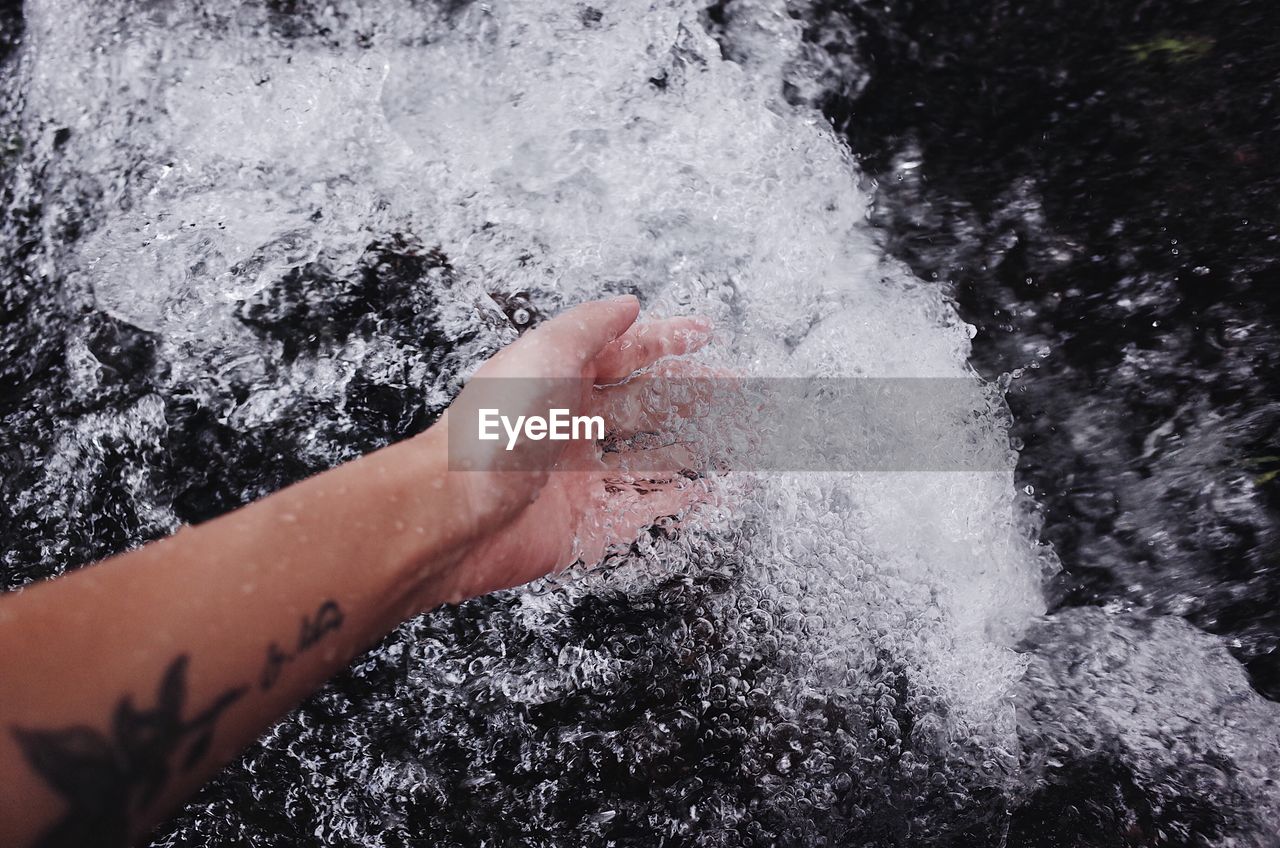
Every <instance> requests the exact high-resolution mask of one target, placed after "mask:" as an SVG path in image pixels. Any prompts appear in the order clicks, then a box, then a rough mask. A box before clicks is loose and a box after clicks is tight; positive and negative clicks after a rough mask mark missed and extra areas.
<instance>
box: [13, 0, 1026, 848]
mask: <svg viewBox="0 0 1280 848" xmlns="http://www.w3.org/2000/svg"><path fill="white" fill-rule="evenodd" d="M286 5H287V11H282V8H283V7H285V6H286ZM346 6H347V8H345V9H344V10H342V11H338V10H336V9H335V8H334V7H329V6H323V7H321V6H317V7H315V8H311V7H307V6H304V4H293V3H291V4H279V3H276V4H267V5H265V6H261V7H250V6H245V7H240V8H235V9H228V8H224V7H223V5H222V4H203V3H146V4H139V5H138V6H136V7H132V8H130V9H128V10H127V12H122V11H119V10H112V9H110V8H109V7H108V5H107V4H104V6H103V7H99V6H98V5H97V4H88V3H77V4H69V3H60V2H52V0H47V1H46V2H38V3H30V4H28V8H27V37H26V40H25V43H24V46H23V48H22V50H21V52H20V53H19V54H18V56H17V57H16V63H15V64H14V66H13V67H12V68H11V71H10V76H9V79H8V80H7V83H6V85H7V86H8V91H7V94H6V101H7V102H8V103H9V104H11V105H12V107H13V108H12V109H10V110H9V115H8V117H7V118H6V119H5V120H6V127H5V132H6V134H7V135H8V134H14V135H15V136H20V137H21V138H23V139H26V140H27V141H26V143H27V146H26V149H25V150H24V152H23V153H22V155H21V158H20V159H19V160H18V161H17V163H16V164H14V165H13V166H12V168H11V170H9V171H8V172H6V175H5V178H6V179H7V180H8V186H9V188H10V190H11V193H12V197H13V200H12V201H11V202H9V203H8V205H7V212H6V214H7V217H6V222H5V224H4V226H5V232H4V241H5V243H6V250H8V251H9V252H10V254H11V255H10V257H9V258H10V260H11V261H12V262H13V264H14V267H17V268H19V269H20V270H21V271H22V273H23V275H24V276H22V277H21V279H20V280H19V282H18V283H17V284H15V288H14V292H16V293H14V294H11V295H10V296H11V297H12V298H14V299H15V302H22V303H26V304H29V305H30V306H31V308H30V311H31V314H33V315H35V316H37V318H38V321H39V323H36V324H33V325H32V327H34V329H32V327H28V326H27V325H25V324H24V325H17V324H15V325H14V326H16V327H18V329H17V330H13V331H12V332H11V333H10V335H11V337H14V338H17V337H20V333H21V332H23V331H30V334H31V335H32V336H33V337H35V336H39V337H41V338H43V337H45V336H46V335H49V336H52V338H53V339H54V341H52V342H49V343H48V344H49V345H52V346H53V349H54V352H53V353H48V352H47V351H46V348H45V347H41V348H39V349H38V350H37V351H36V352H37V353H40V352H41V351H45V353H41V354H40V355H41V356H43V357H44V359H40V358H39V357H37V358H36V359H33V360H32V361H33V362H35V363H36V365H32V366H31V367H30V368H28V369H27V370H26V371H23V372H21V373H19V372H17V371H15V372H14V373H15V374H17V376H16V377H13V378H12V379H11V382H13V384H14V385H15V386H16V388H15V389H14V394H15V396H17V397H22V398H25V400H24V401H23V403H22V404H20V405H16V404H15V405H6V406H2V407H0V413H3V414H4V415H6V416H8V417H7V423H8V424H9V425H10V427H9V430H10V432H11V433H13V434H15V435H13V436H11V437H9V439H8V440H6V441H4V442H0V447H4V448H5V449H6V450H8V451H9V454H10V455H12V458H9V459H6V460H5V461H6V462H7V463H9V465H7V466H6V468H9V467H12V468H14V469H19V470H22V472H23V473H22V474H21V475H19V476H16V477H14V478H13V480H12V482H9V481H7V482H6V486H7V487H6V488H5V489H4V490H3V494H4V497H5V503H6V505H7V506H8V507H9V512H10V514H11V515H12V516H13V518H12V519H10V520H9V523H8V524H6V525H0V530H2V531H3V533H4V536H5V538H6V540H10V539H12V540H17V539H18V538H19V537H20V536H21V537H22V538H24V539H29V540H30V541H28V542H26V543H24V544H17V542H16V541H15V542H14V544H13V545H12V546H8V545H7V546H6V550H5V552H4V553H3V554H2V556H3V557H4V559H3V563H4V568H5V572H4V573H5V578H6V584H7V585H18V584H20V583H22V582H25V581H27V580H29V579H33V578H35V577H37V576H43V575H47V574H52V573H57V572H59V571H61V570H62V569H64V568H66V567H68V566H70V565H74V564H77V563H79V562H82V561H85V560H87V559H90V558H93V557H95V556H101V555H103V554H105V553H110V552H112V551H114V550H119V549H122V548H124V547H127V546H129V545H131V544H136V543H138V542H140V541H143V540H145V539H148V538H153V537H155V536H158V535H163V534H165V533H167V532H170V531H172V530H173V529H175V528H176V527H177V526H178V525H179V524H180V523H181V522H184V521H192V520H202V519H204V518H207V517H209V516H211V515H214V514H217V513H219V512H222V511H225V510H226V509H230V508H233V507H235V506H237V505H239V504H241V503H244V502H247V501H248V500H251V499H253V498H255V497H259V496H261V495H263V494H266V493H267V492H269V491H272V490H273V489H275V488H278V487H279V486H281V485H283V484H285V483H287V482H289V481H290V480H292V479H297V478H298V477H301V476H304V475H305V474H307V473H310V472H312V471H315V470H318V469H321V468H325V467H328V466H331V465H334V464H336V463H339V462H342V461H344V460H346V459H349V458H351V457H353V456H355V455H358V454H359V453H362V452H364V451H367V450H370V449H372V448H375V447H377V446H379V445H381V444H385V443H386V442H388V441H391V440H394V439H396V438H400V437H403V436H405V435H407V434H409V433H412V432H415V431H417V430H419V429H421V428H422V427H423V426H425V425H426V424H427V423H428V422H429V421H430V420H431V419H432V418H433V417H434V416H435V415H437V414H438V413H439V412H440V410H441V409H443V407H444V406H445V405H447V403H448V400H449V398H451V397H452V396H453V394H455V393H456V391H457V389H458V387H459V386H460V384H461V382H462V380H464V379H465V377H466V376H467V375H468V374H469V372H470V370H471V369H472V368H474V366H475V365H476V364H478V363H479V362H480V361H482V359H483V358H484V357H485V356H487V355H488V354H489V353H491V352H492V351H493V350H495V349H496V348H497V347H498V346H500V345H501V344H502V343H503V342H504V341H507V340H509V339H510V338H511V337H513V335H514V331H513V329H512V327H511V325H510V323H508V322H507V321H504V320H503V319H502V315H501V313H500V312H499V311H498V310H497V309H496V308H495V306H494V300H495V299H496V300H497V301H499V302H507V301H508V300H510V299H512V298H515V299H518V300H519V302H520V303H523V304H526V305H527V306H521V307H520V310H522V311H521V317H522V318H526V319H527V318H528V316H530V315H545V314H548V313H551V312H554V311H555V310H557V309H558V308H560V307H561V306H563V305H566V304H570V303H574V302H577V301H580V300H584V299H588V298H591V297H596V296H600V295H605V294H609V293H615V292H622V291H630V292H635V293H637V294H639V296H640V297H641V299H642V301H643V302H644V304H645V307H646V310H647V311H648V313H650V314H670V313H678V312H679V313H683V312H699V313H704V314H708V315H710V316H712V317H713V318H714V319H715V320H716V321H717V324H718V327H719V328H720V340H719V343H718V348H719V350H718V351H716V352H715V353H714V354H711V355H714V356H717V357H719V358H720V361H721V362H722V363H725V364H730V365H732V366H733V367H735V368H740V369H744V370H745V371H747V372H748V373H751V374H753V375H769V376H772V375H780V376H792V375H801V376H805V375H821V376H828V377H836V376H849V377H856V376H876V377H886V376H894V377H965V376H968V375H969V374H970V373H971V372H970V370H969V367H968V365H967V363H966V357H967V354H968V345H969V333H968V329H969V328H968V327H966V326H965V325H964V324H963V323H962V322H960V321H959V320H958V319H957V317H956V315H955V313H954V311H953V309H952V307H951V305H950V304H949V302H948V300H947V299H946V296H945V292H944V291H943V290H941V289H940V288H939V287H937V286H933V285H926V284H924V283H921V282H920V281H918V280H915V279H913V278H912V277H911V276H910V275H909V274H907V273H906V272H905V271H904V270H903V269H901V268H900V267H897V266H895V265H894V264H892V263H890V262H887V261H886V260H885V259H884V258H883V256H882V254H881V252H880V251H879V250H878V249H877V248H876V247H875V245H874V241H873V239H872V237H871V234H870V233H869V231H868V228H867V226H866V223H865V217H866V212H867V205H868V194H867V192H866V191H865V190H864V189H863V188H862V187H860V183H859V175H858V173H857V171H856V169H855V167H854V165H853V163H852V161H851V158H850V156H849V153H848V151H847V150H846V149H845V148H844V147H843V146H842V145H841V143H839V142H838V141H837V139H836V138H835V136H834V135H833V133H832V132H831V130H830V128H829V127H828V126H827V124H826V123H825V122H824V121H823V120H822V118H821V116H820V115H819V114H817V113H816V112H813V111H811V110H809V109H808V108H806V107H802V106H795V105H790V104H789V103H788V101H787V99H785V98H784V97H783V90H784V82H785V83H788V84H793V83H794V81H795V80H796V79H797V78H798V77H800V78H803V76H804V74H806V73H813V74H816V73H818V71H814V70H812V68H811V67H810V64H809V57H807V56H806V55H805V53H804V50H803V48H802V45H801V43H800V34H799V29H798V23H797V22H796V21H795V20H794V19H793V18H792V17H791V16H790V15H789V14H788V13H787V11H786V9H785V8H783V6H782V5H781V4H779V3H772V2H753V3H750V4H739V5H737V6H736V7H735V11H734V15H733V18H732V20H731V21H730V22H729V24H728V25H727V29H726V31H725V33H722V39H729V40H730V41H732V44H733V47H734V49H733V52H732V59H733V60H732V61H729V60H728V59H726V58H725V54H724V51H722V48H721V45H720V43H718V42H717V41H716V40H714V39H713V38H712V37H711V36H710V35H709V34H708V31H707V26H706V23H707V21H706V19H705V17H704V13H703V10H702V9H701V7H699V6H698V5H697V4H693V3H684V2H662V3H655V4H648V5H644V6H636V5H635V4H626V3H621V2H598V3H595V4H594V5H592V6H586V5H573V4H553V3H542V2H519V3H502V2H492V3H486V4H470V5H468V4H454V5H449V4H445V5H427V4H423V3H418V2H409V0H403V2H394V0H385V2H366V3H361V4H346ZM815 79H816V78H815ZM810 82H811V84H817V83H816V82H814V81H813V80H812V79H811V80H810ZM795 99H796V98H792V100H795ZM6 168H8V166H6ZM15 245H21V249H18V248H16V247H15ZM50 291H53V292H56V295H51V294H49V292H50ZM490 295H496V297H495V298H491V297H490ZM18 298H26V300H25V301H18V300H17V299H18ZM6 306H7V305H6ZM15 314H16V312H15ZM15 320H17V319H15ZM32 320H35V319H32ZM520 323H524V321H521V322H520ZM41 363H43V364H41ZM37 366H39V367H37ZM41 398H43V399H44V405H43V406H41V403H40V399H41ZM41 409H43V410H44V411H43V412H42V411H39V410H41ZM33 410H36V411H33ZM982 415H983V416H985V417H984V418H983V420H981V421H975V422H974V423H973V424H972V427H973V428H974V431H975V432H983V433H987V432H991V431H994V432H997V433H1003V432H1004V429H1003V428H1004V422H1003V420H1002V419H1001V418H1000V415H1001V413H1000V411H999V410H998V409H993V410H985V411H983V413H982ZM20 440H22V442H21V443H22V444H25V445H26V447H22V448H19V447H18V445H19V443H20ZM37 455H42V456H44V457H45V458H44V460H43V462H41V463H39V464H38V467H37V465H36V464H35V463H33V462H32V458H33V457H34V456H37ZM1015 460H1016V456H1015V455H1014V454H1013V453H1012V451H1010V452H1009V458H1008V467H1007V469H1006V470H1005V472H1003V473H984V474H976V473H975V474H961V473H936V474H929V473H911V474H906V473H902V474H838V475H837V474H809V475H800V474H796V475H784V474H771V475H760V476H758V477H755V478H753V477H752V475H740V477H739V478H738V479H733V480H731V481H730V482H729V483H727V484H726V487H727V490H726V492H725V493H724V496H723V498H722V499H721V506H720V507H719V508H718V509H715V510H713V509H708V510H707V511H706V513H705V514H704V515H702V516H701V518H700V520H699V522H698V529H697V531H696V532H694V531H681V532H671V531H670V530H669V529H664V528H656V529H655V531H654V532H653V533H651V534H650V535H649V536H647V537H645V538H644V539H642V540H641V542H640V543H639V544H638V545H637V546H636V548H635V550H633V551H632V552H631V553H630V554H628V555H627V556H625V557H616V558H614V559H613V560H611V561H610V562H609V563H607V564H606V567H605V568H602V569H600V570H598V571H594V572H592V573H589V574H582V575H575V576H574V579H569V580H563V581H559V582H555V583H549V584H548V585H545V586H542V587H539V589H538V591H534V592H527V591H525V592H509V593H500V594H498V595H496V596H492V597H489V598H483V599H478V600H476V601H473V602H470V603H467V604H464V605H463V606H461V607H460V608H457V609H448V610H441V611H437V612H435V613H433V614H430V615H426V616H422V617H420V618H418V619H416V620H414V621H411V622H408V623H406V624H405V625H404V626H403V627H401V628H400V629H399V630H398V631H397V632H396V633H395V634H393V635H392V636H391V637H389V638H388V639H387V640H386V641H385V642H384V643H383V645H381V646H380V647H379V648H377V649H375V650H374V651H372V652H371V653H370V654H369V655H367V656H366V657H364V658H363V659H362V660H360V661H359V662H358V663H357V664H356V665H355V666H354V667H353V669H352V670H351V672H349V673H348V674H346V675H344V676H342V677H340V678H339V679H338V680H336V681H334V682H333V683H332V684H330V686H329V687H327V688H326V689H325V690H324V691H323V692H322V693H321V694H320V695H318V696H317V697H316V698H315V699H313V700H312V701H311V702H309V703H308V704H307V705H305V706H304V707H303V708H302V709H300V710H299V711H298V712H297V713H296V714H295V715H293V716H291V717H289V718H288V719H286V720H284V721H283V722H281V723H280V724H279V725H278V726H277V727H276V728H274V729H273V730H272V731H271V732H270V733H269V734H268V735H267V737H266V738H265V739H264V740H263V741H262V743H261V744H260V745H259V746H257V747H255V748H254V749H253V750H251V751H250V752H249V753H248V754H247V755H246V756H245V758H244V759H243V760H242V761H241V762H240V763H239V764H237V765H235V766H233V767H232V768H231V769H229V770H228V771H227V772H226V773H225V774H224V775H223V776H222V777H221V778H220V779H219V781H217V782H216V783H215V784H214V785H213V786H212V787H210V788H209V789H208V790H207V791H206V792H205V793H204V794H203V795H202V796H201V797H200V799H198V800H197V801H196V802H195V803H193V804H192V805H190V806H189V807H188V808H187V810H186V811H184V813H183V814H182V815H181V816H180V817H179V818H178V819H177V820H176V821H175V822H174V823H172V824H171V825H170V826H169V829H168V830H167V831H166V832H165V833H163V834H162V835H160V836H159V837H157V844H165V845H178V844H240V843H243V842H245V841H248V840H250V839H259V840H262V841H268V842H270V841H279V840H281V839H284V840H286V841H289V840H291V839H302V840H304V841H313V840H319V841H320V842H322V843H324V844H353V845H369V846H374V845H405V844H423V845H427V844H431V845H440V844H478V843H482V842H485V841H489V842H498V843H502V844H508V843H512V842H517V841H523V842H525V843H527V844H539V845H571V844H582V843H593V844H607V843H609V842H613V843H618V844H638V845H652V844H656V843H658V842H661V841H662V840H664V839H665V840H667V841H670V842H675V843H679V844H705V845H730V844H753V843H759V844H805V845H813V844H822V842H823V840H827V841H829V842H830V843H832V844H854V843H856V844H903V843H911V844H927V843H932V844H941V843H949V844H965V845H968V844H986V843H988V842H991V843H994V842H996V841H998V840H999V839H1000V838H1001V835H1002V834H1004V833H1005V832H1006V831H1007V829H1008V822H1007V817H1006V810H1007V808H1008V806H1009V805H1010V804H1011V803H1013V801H1014V799H1015V798H1016V796H1017V784H1018V781H1019V779H1020V776H1021V774H1022V771H1023V769H1022V767H1021V766H1020V763H1019V740H1018V726H1017V712H1016V710H1015V700H1016V699H1015V695H1016V687H1017V685H1018V682H1019V680H1020V679H1021V677H1022V674H1023V670H1024V661H1023V658H1022V657H1020V655H1019V654H1018V653H1016V652H1015V651H1014V650H1013V646H1014V645H1015V644H1016V642H1017V640H1018V639H1019V638H1020V637H1021V634H1022V632H1023V630H1024V629H1025V627H1026V625H1027V624H1028V623H1029V622H1030V621H1031V619H1032V618H1033V617H1034V616H1036V615H1037V614H1038V613H1040V612H1041V611H1042V604H1041V598H1040V594H1039V591H1038V588H1037V587H1038V585H1039V581H1040V579H1041V577H1042V574H1043V572H1044V570H1045V569H1046V568H1047V567H1049V563H1050V559H1049V557H1047V556H1046V554H1045V553H1044V552H1043V551H1042V550H1041V549H1039V548H1038V547H1037V545H1036V544H1035V542H1034V527H1033V526H1032V523H1031V522H1030V520H1029V519H1028V518H1027V517H1026V516H1025V515H1024V512H1023V510H1022V508H1021V506H1020V505H1019V503H1018V501H1017V500H1016V498H1015V491H1014V487H1013V481H1012V468H1013V463H1014V461H1015ZM5 476H6V477H7V478H8V477H10V475H9V474H6V475H5ZM86 521H87V522H88V528H87V529H86V528H85V526H84V525H85V524H86Z"/></svg>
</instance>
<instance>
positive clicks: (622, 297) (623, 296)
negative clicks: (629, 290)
mask: <svg viewBox="0 0 1280 848" xmlns="http://www.w3.org/2000/svg"><path fill="white" fill-rule="evenodd" d="M628 300H639V298H637V297H636V296H635V295H633V294H620V295H618V296H616V297H611V298H609V302H610V303H623V302H624V301H628Z"/></svg>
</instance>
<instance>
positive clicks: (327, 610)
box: [258, 601, 343, 692]
mask: <svg viewBox="0 0 1280 848" xmlns="http://www.w3.org/2000/svg"><path fill="white" fill-rule="evenodd" d="M342 620H343V619H342V609H341V608H340V607H339V606H338V604H337V602H336V601H325V602H324V603H323V604H321V605H320V608H319V609H317V610H316V611H315V613H314V614H313V615H309V616H303V617H302V623H301V624H300V625H299V626H298V641H297V643H296V644H295V645H294V649H293V652H292V653H290V652H288V651H286V650H284V649H283V648H281V647H280V646H279V645H277V644H276V643H275V642H272V643H271V644H270V645H268V646H267V660H266V662H265V663H264V664H263V666H262V675H261V676H260V677H259V678H258V685H259V686H260V687H261V688H262V691H264V692H265V691H267V690H268V689H270V688H271V687H272V686H275V685H276V682H277V681H279V680H280V674H281V673H282V672H283V671H284V667H285V666H286V665H288V664H289V663H291V662H293V661H294V660H295V659H297V658H298V657H299V656H300V655H301V654H304V653H306V652H307V651H308V650H310V649H311V648H312V647H314V646H315V644H316V643H317V642H319V641H320V640H321V639H323V638H324V637H325V636H327V635H329V634H330V633H332V632H333V631H335V630H337V629H338V628H339V627H341V626H342Z"/></svg>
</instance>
